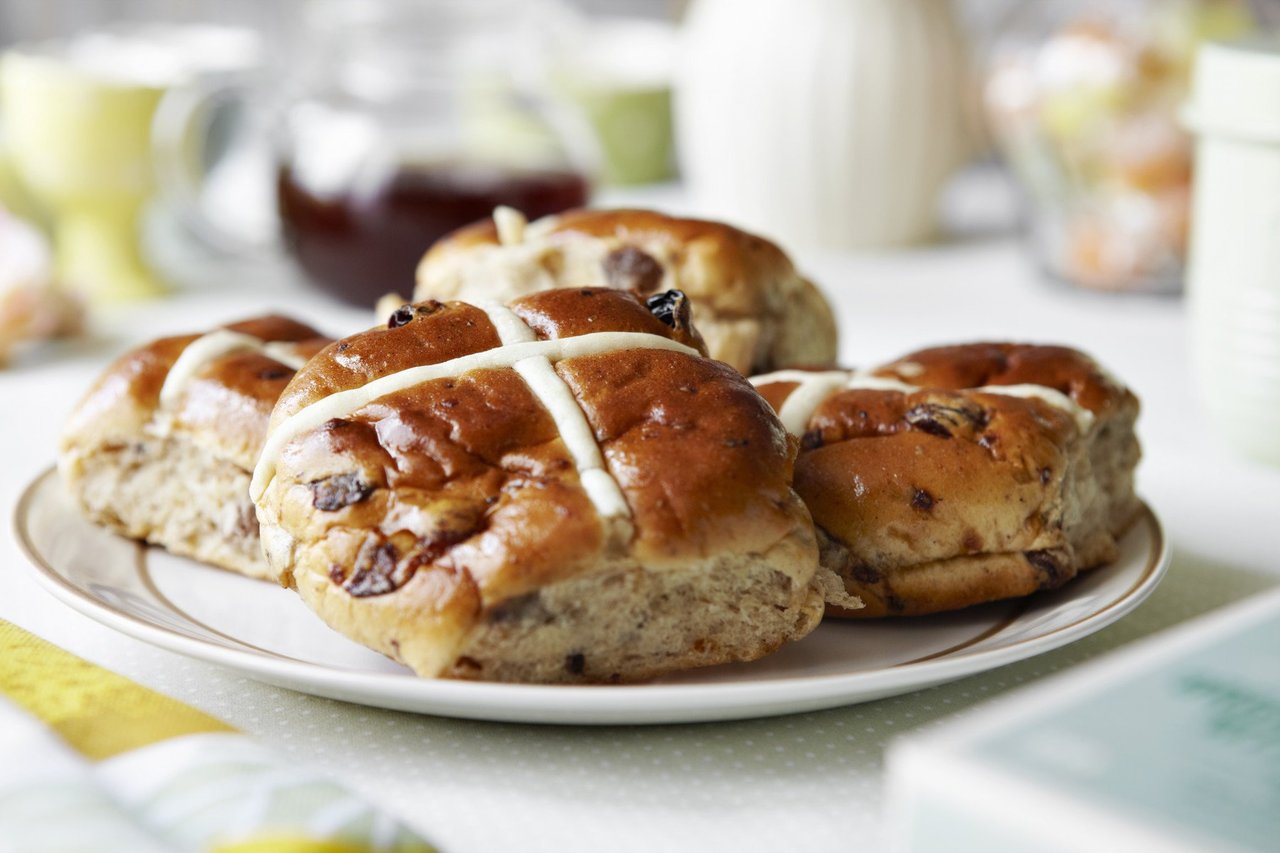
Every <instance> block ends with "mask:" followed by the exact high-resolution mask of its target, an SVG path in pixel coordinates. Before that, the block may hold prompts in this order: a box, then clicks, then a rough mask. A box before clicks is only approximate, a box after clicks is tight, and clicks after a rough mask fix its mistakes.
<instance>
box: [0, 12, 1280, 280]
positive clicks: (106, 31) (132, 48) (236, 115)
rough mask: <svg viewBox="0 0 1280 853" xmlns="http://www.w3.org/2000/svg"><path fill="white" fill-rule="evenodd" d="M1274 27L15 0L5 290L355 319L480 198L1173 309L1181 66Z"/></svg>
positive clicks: (484, 208)
mask: <svg viewBox="0 0 1280 853" xmlns="http://www.w3.org/2000/svg"><path fill="white" fill-rule="evenodd" d="M1277 6H1280V3H1275V2H1269V0H1254V2H1249V1H1248V0H1025V1H1024V2H1020V0H955V2H951V1H950V0H794V2H781V0H748V2H742V0H528V2H518V0H275V2H253V0H163V2H162V0H8V2H6V3H4V4H3V5H0V49H3V57H2V58H0V206H3V208H4V209H5V211H7V213H6V215H5V217H4V219H2V220H0V226H3V228H0V286H3V285H6V284H10V285H11V284H13V283H14V282H18V281H22V280H24V277H25V279H33V278H39V277H40V276H41V275H44V274H47V278H49V280H50V281H53V282H56V283H57V285H58V286H59V288H60V291H61V292H64V293H72V294H76V295H77V298H84V299H88V300H90V301H94V302H97V301H102V302H110V301H114V300H119V299H132V298H146V297H152V296H158V295H162V294H165V293H169V292H172V291H173V290H174V289H175V288H181V287H183V286H187V285H190V284H191V283H192V282H198V280H199V279H200V277H201V276H200V273H199V270H200V268H201V263H202V262H203V260H209V261H210V262H212V261H217V262H218V263H220V264H223V265H226V264H231V265H238V266H236V268H237V269H244V270H249V271H250V272H249V273H248V274H253V271H255V270H258V271H262V274H263V275H264V276H267V277H268V278H269V276H272V275H275V276H278V275H283V274H287V275H296V276H300V277H301V279H302V280H303V281H305V282H307V283H308V284H310V285H314V286H316V287H319V288H321V289H323V290H325V291H327V292H328V293H330V294H332V295H334V296H335V297H337V298H339V299H342V300H345V301H348V302H351V303H354V304H371V303H372V301H373V300H374V299H376V298H377V296H378V295H380V294H382V293H384V292H386V291H388V290H395V289H400V290H408V289H409V285H410V283H411V280H412V275H413V269H414V266H415V265H416V263H417V260H418V258H419V257H420V256H421V255H422V253H423V251H424V250H425V249H426V248H427V247H428V246H429V245H430V244H431V242H432V241H433V240H434V239H436V238H438V237H439V236H442V235H443V234H445V233H448V232H449V231H451V230H453V229H455V228H457V227H459V226H461V225H464V224H466V223H468V222H471V221H474V220H477V219H481V218H484V217H485V216H487V215H488V213H489V211H491V210H492V209H493V207H494V206H495V205H498V204H507V205H510V206H513V207H516V208H518V209H520V210H522V211H523V212H525V213H526V214H527V215H528V216H529V217H530V218H534V217H537V216H540V215H544V214H548V213H553V212H556V211H558V210H563V209H566V208H569V207H575V206H580V205H582V204H588V203H595V204H641V205H655V206H660V207H663V208H666V209H668V210H672V211H674V212H691V213H696V214H701V215H706V216H710V217H714V218H720V219H725V220H728V221H730V222H732V223H734V224H737V225H740V226H743V227H746V228H748V229H751V230H754V231H757V232H759V233H762V234H765V235H766V236H769V237H772V238H775V239H777V240H778V241H780V242H781V243H782V244H783V245H784V246H785V247H786V248H788V249H794V250H802V251H803V250H828V251H844V252H865V251H877V252H883V251H898V250H902V249H909V248H911V247H916V246H921V245H928V244H930V243H933V242H936V241H940V240H954V239H964V238H966V237H971V236H974V235H978V234H990V233H991V232H992V231H996V232H1003V231H1017V232H1018V233H1020V234H1022V235H1023V237H1024V238H1025V243H1026V252H1027V258H1028V261H1029V263H1031V264H1033V265H1034V266H1035V267H1036V268H1037V269H1038V270H1040V271H1041V272H1042V273H1043V280H1044V281H1045V282H1046V283H1049V284H1051V285H1062V284H1066V285H1068V286H1075V287H1081V288H1086V289H1092V290H1102V291H1118V292H1143V293H1177V292H1179V291H1180V290H1181V288H1182V282H1183V272H1184V268H1185V259H1186V251H1187V240H1188V229H1189V224H1188V223H1189V211H1190V209H1191V203H1192V200H1191V192H1192V191H1191V186H1192V168H1191V163H1192V139H1191V136H1190V135H1189V133H1188V131H1187V130H1186V129H1184V126H1183V123H1182V119H1181V117H1180V109H1181V107H1182V105H1183V103H1184V101H1185V100H1186V98H1187V96H1188V90H1189V86H1190V80H1191V76H1192V63H1193V58H1194V55H1195V51H1196V48H1197V46H1198V45H1199V44H1200V43H1201V42H1203V41H1205V40H1208V39H1231V38H1239V37H1244V36H1248V35H1250V34H1255V33H1259V32H1263V31H1266V30H1268V29H1269V28H1271V27H1274V26H1275V25H1276V20H1275V19H1276V16H1277V13H1280V9H1277V8H1276V7H1277ZM957 186H958V187H959V189H957ZM222 268H225V266H224V267H220V269H222Z"/></svg>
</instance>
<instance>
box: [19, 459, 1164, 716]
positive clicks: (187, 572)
mask: <svg viewBox="0 0 1280 853" xmlns="http://www.w3.org/2000/svg"><path fill="white" fill-rule="evenodd" d="M14 520H15V528H16V531H17V535H18V541H19V542H20V543H22V545H23V547H24V549H25V550H26V551H27V553H28V555H29V556H30V557H31V560H32V562H33V564H34V565H35V567H36V569H37V570H38V577H39V579H40V580H41V582H42V583H43V584H44V586H45V587H46V588H47V589H48V590H49V591H50V592H52V593H53V594H54V595H55V596H57V597H58V598H59V599H61V600H62V601H64V602H65V603H67V604H69V605H70V606H71V607H74V608H75V609H76V610H79V611H80V612H81V613H84V614H85V615H87V616H89V617H91V618H93V619H96V620H97V621H99V622H101V623H103V624H104V625H107V626H108V627H111V628H115V629H116V630H119V631H122V632H123V633H125V634H128V635H130V636H133V637H137V638H138V639H140V640H145V641H146V642H148V643H153V644H155V645H157V646H161V647H163V648H166V649H170V650H172V651H175V652H179V653H181V654H185V655H190V656H191V657H195V658H199V659H201V660H206V661H210V662H212V663H216V664H221V665H223V666H226V667H230V668H231V669H234V670H237V671H239V672H242V673H244V674H245V675H249V676H252V677H253V678H256V679H259V680H261V681H265V682H268V683H271V684H277V685H280V686H282V687H288V688H292V689H294V690H300V691H302V692H304V693H314V694H316V695H318V696H329V697H332V698H335V699H344V700H346V701H349V702H359V703H362V704H365V705H375V706H379V707H384V708H397V709H400V710H404V711H418V712H422V713H428V714H440V715H444V716H451V717H467V718H472V719H481V720H507V721H515V722H527V723H575V724H583V723H586V724H613V723H627V724H648V723H684V722H695V721H709V720H730V719H741V718H747V717H764V716H771V715H775V714H787V713H794V712H798V711H809V710H815V709H819V708H832V707H836V706H839V705H850V704H854V703H857V702H866V701H869V700H872V699H879V698H882V697H885V696H893V695H896V694H899V693H907V692H910V691H912V690H919V689H920V688H923V687H928V686H931V685H934V684H941V683H943V682H946V681H951V680H953V679H956V678H960V677H962V676H966V675H971V674H973V673H977V672H982V671H984V670H988V669H992V668H994V667H997V666H1002V665H1004V664H1007V663H1012V662H1013V661H1017V660H1022V659H1024V658H1029V657H1031V656H1033V655H1037V654H1040V653H1042V652H1046V651H1048V650H1050V649H1054V648H1057V647H1059V646H1062V645H1064V644H1066V643H1069V642H1071V641H1072V640H1077V639H1079V638H1081V637H1084V636H1086V635H1088V634H1091V633H1093V632H1094V631H1097V630H1098V629H1099V628H1102V627H1104V626H1105V625H1109V624H1110V623H1112V622H1114V621H1115V620H1117V619H1119V618H1120V617H1121V616H1123V615H1124V614H1126V613H1128V612H1129V611H1130V610H1132V609H1133V608H1134V607H1136V606H1137V605H1138V604H1139V603H1140V602H1141V601H1142V600H1143V599H1145V598H1146V597H1147V596H1148V595H1149V594H1150V593H1151V591H1152V590H1153V589H1154V588H1155V586H1156V584H1157V583H1159V581H1160V578H1161V577H1162V576H1163V575H1164V573H1165V570H1166V568H1167V567H1168V564H1169V553H1168V548H1167V546H1166V544H1165V540H1164V536H1163V534H1162V532H1161V530H1160V524H1159V522H1158V521H1157V519H1156V517H1155V515H1154V514H1153V513H1152V512H1151V511H1150V510H1149V509H1144V511H1143V513H1142V517H1141V518H1140V519H1139V521H1138V523H1137V524H1136V525H1134V528H1133V529H1132V530H1131V531H1130V532H1129V533H1128V534H1127V535H1126V536H1125V538H1124V540H1123V542H1122V543H1121V554H1120V559H1119V560H1117V561H1116V562H1115V563H1113V564H1111V565H1110V566H1106V567H1104V568H1101V569H1098V570H1095V571H1093V572H1089V573H1088V574H1086V575H1084V576H1082V577H1079V578H1077V579H1076V580H1074V581H1073V582H1071V583H1070V584H1068V585H1067V586H1066V587H1065V588H1064V589H1061V590H1058V591H1056V592H1052V593H1044V594H1041V595H1037V596H1033V597H1032V598H1030V599H1028V600H1025V601H1020V602H1013V603H1002V604H992V605H985V606H983V607H977V608H971V609H969V610H966V611H963V612H961V613H953V614H945V615H939V616H928V617H917V618H912V619H899V620H882V621H867V622H835V621H832V622H826V623H824V624H822V625H821V626H820V627H819V628H818V629H817V630H816V631H814V632H813V633H812V634H810V635H809V636H808V637H806V638H805V639H804V640H802V641H800V642H798V643H792V644H791V645H789V646H787V647H784V648H783V649H781V650H780V651H778V652H776V653H775V654H773V655H771V656H769V657H768V658H765V659H764V660H760V661H756V662H754V663H749V664H730V665H725V666H717V667H710V668H707V669H702V670H695V671H692V672H689V673H685V674H682V675H680V676H678V677H672V678H667V679H663V680H661V681H658V682H653V683H650V684H641V685H626V686H594V687H560V686H535V685H520V684H484V683H475V682H465V681H448V680H433V679H421V678H416V677H415V676H413V675H412V674H411V673H410V672H409V671H408V670H407V669H405V668H403V667H401V666H399V665H398V664H395V663H393V662H391V661H389V660H387V659H386V658H384V657H382V656H381V655H379V654H377V653H375V652H372V651H369V650H368V649H365V648H363V647H361V646H358V645H356V644H354V643H352V642H350V641H348V640H347V639H345V638H344V637H342V636H340V635H338V634H336V633H334V632H333V631H331V630H330V629H329V628H328V627H326V626H325V625H324V624H323V623H321V622H320V620H319V619H318V618H316V617H315V616H314V615H313V614H312V613H311V611H309V610H307V608H306V607H305V606H304V605H303V604H302V602H301V600H300V599H298V598H297V597H296V596H295V595H294V594H293V593H292V592H289V591H288V590H285V589H281V588H280V587H277V586H275V585H273V584H269V583H263V582H261V581H254V580H250V579H248V578H244V577H240V576H239V575H234V574H231V573H229V572H224V571H221V570H218V569H213V568H209V567H207V566H203V565H200V564H198V563H195V562H193V561H191V560H187V559H183V558H181V557H175V556H173V555H171V554H168V553H166V552H164V551H163V550H160V549H157V548H146V547H142V546H140V545H138V544H137V543H135V542H132V541H129V540H126V539H122V538H120V537H118V536H116V535H114V534H112V533H109V532H108V531H106V530H104V529H102V528H99V527H97V526H95V525H93V524H91V523H89V522H88V521H87V520H85V519H84V518H83V517H82V516H81V515H80V514H79V512H78V511H77V510H76V508H75V507H74V505H73V504H72V502H71V498H70V497H69V496H68V495H67V493H66V491H65V490H64V489H63V487H62V484H61V482H60V481H59V479H58V478H57V476H56V475H55V474H54V472H52V471H49V472H46V473H45V474H43V475H42V476H41V477H39V478H38V479H37V480H36V481H35V482H34V483H32V484H31V485H30V486H29V487H28V489H27V491H26V493H25V494H24V495H23V497H22V499H21V500H20V501H19V503H18V508H17V512H16V514H15V519H14Z"/></svg>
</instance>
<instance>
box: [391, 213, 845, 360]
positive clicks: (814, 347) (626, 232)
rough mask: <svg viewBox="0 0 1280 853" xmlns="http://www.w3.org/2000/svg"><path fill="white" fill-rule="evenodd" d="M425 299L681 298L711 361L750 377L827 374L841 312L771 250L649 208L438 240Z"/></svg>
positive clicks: (510, 223)
mask: <svg viewBox="0 0 1280 853" xmlns="http://www.w3.org/2000/svg"><path fill="white" fill-rule="evenodd" d="M417 277H418V286H417V289H416V291H415V295H416V297H417V298H418V299H426V298H436V299H450V298H462V299H476V298H490V299H498V300H509V299H512V298H515V297H518V296H521V295H524V294H528V293H533V292H536V291H539V290H546V289H550V288H555V287H566V286H581V285H599V286H606V287H612V288H618V289H622V290H633V291H636V292H637V293H639V294H641V295H642V296H643V295H649V294H653V293H657V292H660V291H664V290H668V289H671V288H678V289H680V290H682V291H683V292H684V293H686V294H687V295H688V296H689V298H690V299H691V300H692V301H693V320H694V323H695V324H696V325H697V326H698V328H699V329H700V330H701V331H702V333H703V335H705V336H706V340H707V346H708V350H709V352H710V355H711V357H712V358H717V359H720V360H722V361H725V362H727V363H729V364H731V365H732V366H733V367H734V368H735V369H737V370H739V371H741V372H743V373H750V372H753V371H763V370H772V369H775V368H779V367H784V366H787V365H793V364H805V365H827V364H830V363H831V362H832V361H833V360H834V358H835V355H836V325H835V320H834V318H833V316H832V313H831V309H830V307H829V306H828V305H827V302H826V300H825V299H824V298H823V296H822V294H821V293H820V292H819V291H818V289H817V288H816V287H814V285H813V284H812V283H811V282H809V281H807V280H806V279H804V278H803V277H802V276H800V275H799V274H798V273H797V272H796V269H795V267H794V266H793V265H792V263H791V260H790V259H789V258H788V257H787V255H786V254H785V253H784V252H783V251H782V250H781V249H779V248H778V247H777V246H775V245H774V244H773V243H771V242H769V241H768V240H765V239H763V238H761V237H757V236H755V235H753V234H749V233H747V232H745V231H741V230H739V229H737V228H733V227H731V226H729V225H725V224H722V223H719V222H710V221H705V220H699V219H682V218H677V217H672V216H667V215H664V214H661V213H656V212H653V211H647V210H575V211H569V212H567V213H563V214H558V215H556V216H548V217H545V218H543V219H539V220H537V221H535V222H531V223H526V222H525V221H524V219H523V217H521V216H520V214H518V213H516V212H515V211H512V210H510V209H507V208H499V209H498V210H497V211H496V212H495V215H494V217H493V218H492V219H486V220H484V221H481V222H478V223H476V224H474V225H471V226H469V227H466V228H463V229H461V230H459V231H457V232H455V233H453V234H452V235H449V236H447V237H445V238H443V239H442V240H440V241H438V242H437V243H436V244H435V245H434V246H433V247H432V248H431V250H430V251H428V252H427V254H426V256H425V257H424V258H423V259H422V262H421V263H420V264H419V266H418V276H417Z"/></svg>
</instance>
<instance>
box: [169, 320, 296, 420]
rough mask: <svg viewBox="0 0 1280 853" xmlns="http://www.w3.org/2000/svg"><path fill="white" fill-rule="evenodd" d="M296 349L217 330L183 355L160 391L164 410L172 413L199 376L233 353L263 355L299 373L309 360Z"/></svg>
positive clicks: (240, 333) (288, 344)
mask: <svg viewBox="0 0 1280 853" xmlns="http://www.w3.org/2000/svg"><path fill="white" fill-rule="evenodd" d="M295 347H296V344H295V343H293V342H289V341H264V340H262V338H256V337H254V336H253V335H246V334H244V333H243V332H233V331H231V330H230V329H216V330H214V331H212V332H210V333H209V334H207V335H204V336H202V337H199V338H196V339H195V340H194V341H192V342H191V343H189V344H187V347H186V349H184V350H183V351H182V353H181V354H179V356H178V359H177V360H176V361H175V362H174V363H173V367H171V368H169V374H168V375H167V376H165V379H164V385H163V386H161V388H160V406H161V408H166V409H168V408H172V407H173V406H175V405H177V402H178V398H180V397H181V396H182V392H183V391H184V390H186V387H187V385H189V384H190V383H191V380H192V379H193V378H194V377H195V375H196V374H197V373H199V372H200V371H201V370H203V369H204V368H205V366H206V365H208V364H209V363H210V362H212V361H214V360H216V359H219V358H221V357H222V356H224V355H229V354H231V353H233V352H240V351H242V350H252V351H254V352H260V353H263V354H265V355H267V356H269V357H270V358H273V359H275V360H276V361H278V362H280V363H281V364H283V365H285V366H286V367H289V368H292V369H293V370H297V369H298V368H300V367H302V365H304V364H306V363H307V359H306V358H304V357H303V356H301V355H299V354H298V352H297V350H296V348H295Z"/></svg>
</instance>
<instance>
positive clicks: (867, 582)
mask: <svg viewBox="0 0 1280 853" xmlns="http://www.w3.org/2000/svg"><path fill="white" fill-rule="evenodd" d="M752 382H753V384H755V385H756V387H757V388H758V389H759V390H760V392H761V394H763V395H764V397H765V398H766V399H768V400H769V401H770V403H771V404H772V405H773V406H775V407H776V408H777V410H778V412H779V414H780V417H781V419H782V421H783V423H784V424H785V425H786V426H787V428H788V430H790V431H791V432H793V433H794V434H795V435H797V436H799V437H800V440H801V452H800V456H799V459H798V460H797V463H796V484H795V485H796V490H797V491H798V492H799V493H800V495H801V497H803V498H804V500H805V503H806V504H807V505H808V507H809V509H810V511H811V512H812V513H813V517H814V521H815V523H816V524H817V526H818V535H819V539H820V541H821V547H822V562H823V566H824V567H825V568H827V569H829V570H831V571H834V572H835V573H836V574H838V575H839V576H840V577H841V578H842V579H843V581H844V586H845V591H846V592H848V593H850V594H852V595H856V596H859V597H860V598H861V599H862V600H863V602H864V603H865V605H866V606H865V607H864V608H862V609H860V610H858V611H854V612H847V611H846V610H845V609H844V608H842V607H840V606H839V604H838V603H830V602H829V608H828V609H829V612H832V613H834V614H835V615H853V616H858V617H862V616H886V615H888V616H891V615H914V614H922V613H933V612H936V611H942V610H953V609H957V608H961V607H966V606H969V605H972V604H978V603H982V602H986V601H993V600H997V599H1002V598H1009V597H1014V596H1022V595H1026V594H1028V593H1032V592H1035V591H1036V590H1040V589H1052V588H1054V587H1057V586H1060V585H1061V584H1063V583H1065V582H1066V581H1068V580H1070V579H1071V578H1072V577H1074V576H1075V575H1076V574H1077V573H1078V572H1080V571H1083V570H1086V569H1089V568H1092V567H1095V566H1098V565H1100V564H1103V563H1105V562H1108V561H1109V560H1112V559H1114V558H1115V556H1116V554H1117V545H1116V539H1117V537H1118V536H1119V535H1120V534H1121V533H1122V532H1123V531H1124V530H1125V529H1126V528H1127V527H1128V525H1129V524H1130V523H1131V522H1132V520H1133V519H1134V517H1135V515H1136V514H1137V512H1138V509H1139V502H1138V499H1137V498H1136V497H1135V495H1134V490H1133V472H1134V467H1135V466H1136V464H1137V462H1138V457H1139V455H1140V454H1139V447H1138V442H1137V439H1136V438H1135V436H1134V422H1135V419H1136V418H1137V415H1138V400H1137V398H1136V397H1135V396H1134V395H1133V394H1132V393H1131V392H1130V391H1129V390H1128V389H1127V388H1125V387H1124V386H1123V385H1121V384H1120V383H1119V382H1118V381H1116V380H1115V379H1113V378H1112V377H1111V376H1109V375H1108V374H1107V373H1106V372H1105V371H1103V370H1102V369H1101V368H1100V367H1099V366H1098V365H1097V363H1096V362H1095V361H1094V360H1093V359H1091V358H1090V357H1088V356H1086V355H1084V354H1083V353H1080V352H1078V351H1076V350H1073V349H1068V348H1066V347H1056V346H1031V345H1020V344H969V345H961V346H946V347H938V348H934V349H927V350H922V351H919V352H915V353H912V354H910V355H907V356H905V357H903V358H901V359H899V360H897V361H895V362H892V363H890V364H887V365H884V366H883V367H880V368H878V369H875V370H871V371H868V372H865V373H857V372H852V371H828V372H805V371H782V372H778V373H773V374H769V375H765V376H758V377H756V378H754V379H753V380H752Z"/></svg>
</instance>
